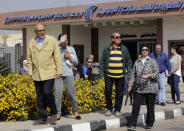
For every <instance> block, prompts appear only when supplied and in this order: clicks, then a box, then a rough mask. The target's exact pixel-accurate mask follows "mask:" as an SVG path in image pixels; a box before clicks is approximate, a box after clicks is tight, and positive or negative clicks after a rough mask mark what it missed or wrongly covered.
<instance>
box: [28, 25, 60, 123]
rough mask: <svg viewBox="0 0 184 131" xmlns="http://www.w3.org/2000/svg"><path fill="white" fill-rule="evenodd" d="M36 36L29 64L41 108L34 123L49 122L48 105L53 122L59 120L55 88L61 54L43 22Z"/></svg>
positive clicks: (33, 40)
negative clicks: (46, 32)
mask: <svg viewBox="0 0 184 131" xmlns="http://www.w3.org/2000/svg"><path fill="white" fill-rule="evenodd" d="M35 34H36V37H34V38H32V39H31V41H30V43H29V47H28V54H27V66H28V75H29V78H30V79H32V80H34V84H35V89H36V94H37V105H38V108H39V117H40V118H39V120H38V121H36V122H34V123H33V124H34V125H41V124H46V123H47V111H46V107H47V106H48V107H50V113H51V116H52V117H51V121H50V123H51V124H54V123H55V121H56V120H57V116H56V114H57V110H56V105H55V98H54V96H53V88H54V81H55V78H60V77H61V74H62V64H61V54H60V51H59V47H58V44H57V41H56V39H55V38H54V37H52V36H49V35H45V27H44V25H43V24H37V25H36V27H35Z"/></svg>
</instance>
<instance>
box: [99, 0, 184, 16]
mask: <svg viewBox="0 0 184 131" xmlns="http://www.w3.org/2000/svg"><path fill="white" fill-rule="evenodd" d="M179 8H181V9H183V8H184V2H180V1H179V2H177V3H176V4H174V3H173V2H170V3H169V4H149V5H147V4H145V5H144V6H140V7H136V6H133V5H131V6H118V7H117V8H108V9H104V10H103V9H101V8H99V9H98V10H97V15H105V14H106V15H108V14H114V13H126V12H137V11H149V10H159V11H167V10H168V9H179Z"/></svg>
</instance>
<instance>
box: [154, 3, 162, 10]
mask: <svg viewBox="0 0 184 131" xmlns="http://www.w3.org/2000/svg"><path fill="white" fill-rule="evenodd" d="M160 8H161V5H158V4H156V5H155V7H154V8H153V9H154V10H159V9H160Z"/></svg>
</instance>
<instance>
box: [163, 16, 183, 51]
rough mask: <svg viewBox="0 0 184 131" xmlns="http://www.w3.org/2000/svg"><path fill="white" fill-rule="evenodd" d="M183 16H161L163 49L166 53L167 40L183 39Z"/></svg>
mask: <svg viewBox="0 0 184 131" xmlns="http://www.w3.org/2000/svg"><path fill="white" fill-rule="evenodd" d="M183 24H184V17H183V16H182V17H181V16H170V17H165V18H163V45H164V47H163V50H164V52H166V53H168V40H184V26H183Z"/></svg>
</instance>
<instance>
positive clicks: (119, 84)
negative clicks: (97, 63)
mask: <svg viewBox="0 0 184 131" xmlns="http://www.w3.org/2000/svg"><path fill="white" fill-rule="evenodd" d="M114 82H115V86H116V91H115V93H116V97H115V111H120V110H121V106H122V101H123V91H124V86H123V85H124V84H123V83H124V77H121V78H112V77H109V76H106V77H105V98H106V108H107V109H108V110H110V111H112V110H113V107H112V86H113V83H114Z"/></svg>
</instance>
